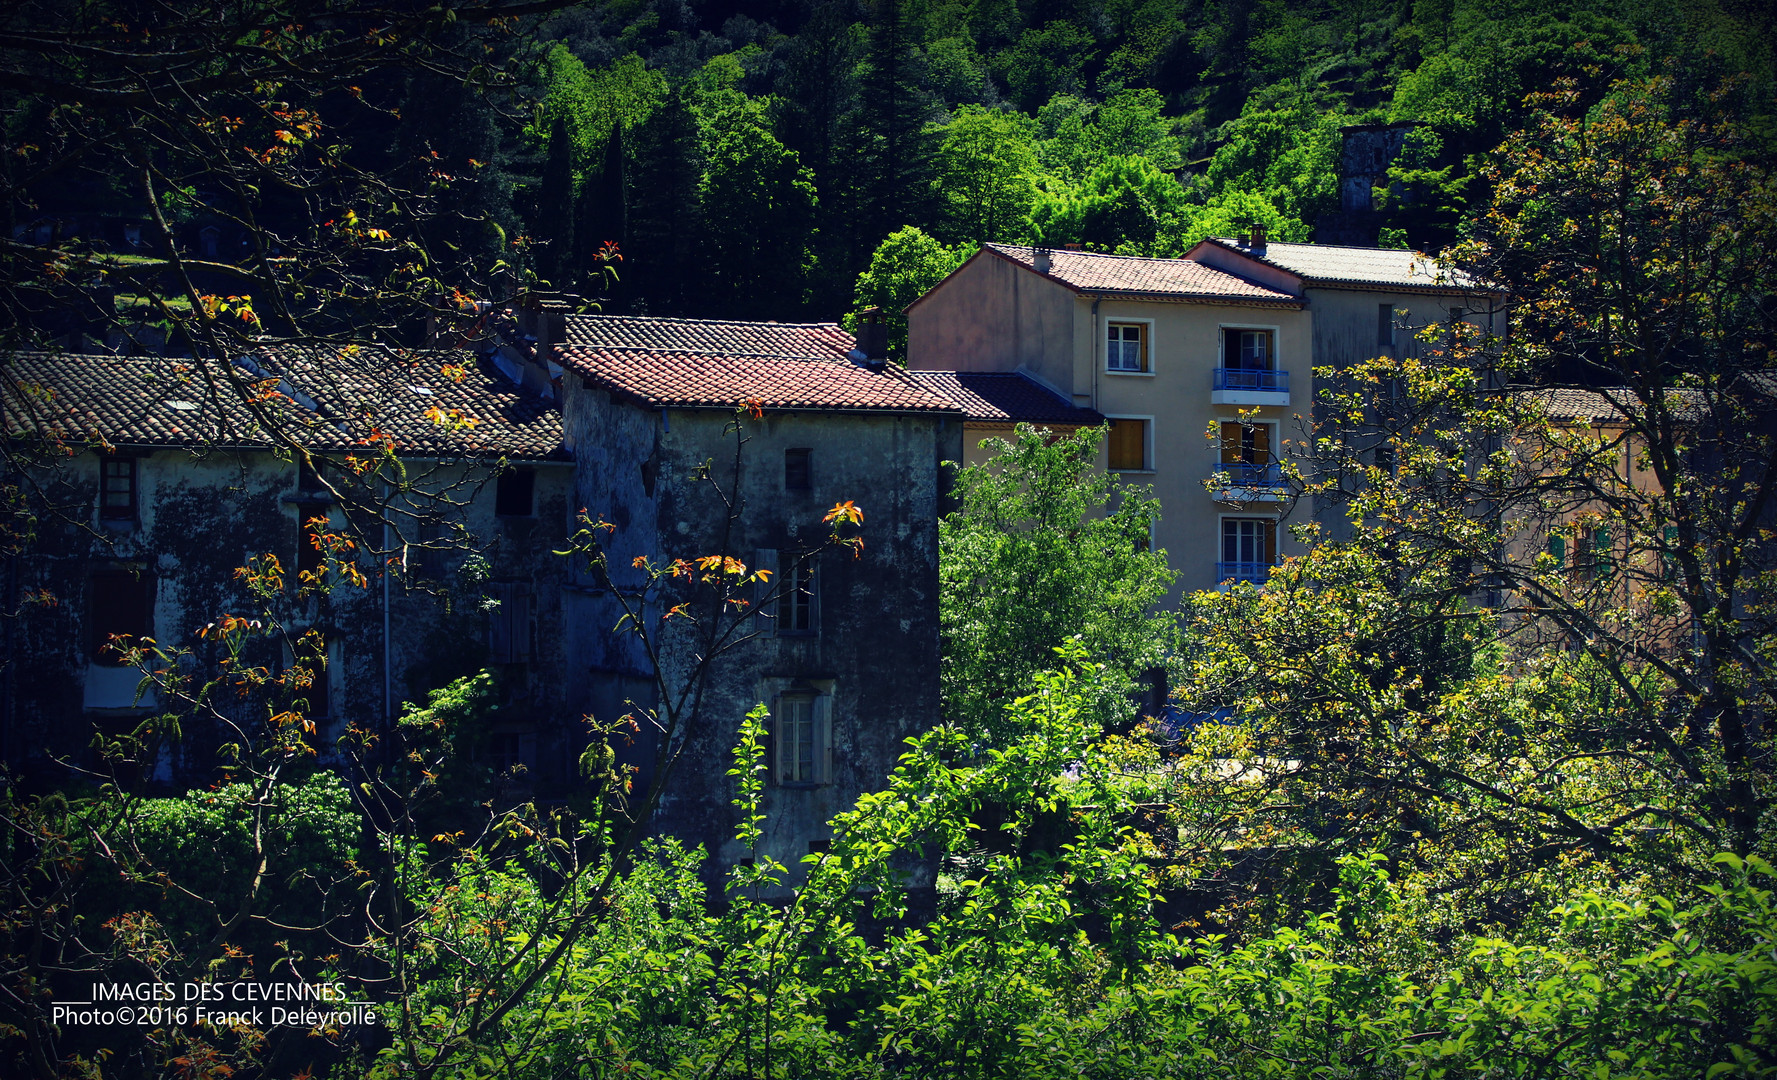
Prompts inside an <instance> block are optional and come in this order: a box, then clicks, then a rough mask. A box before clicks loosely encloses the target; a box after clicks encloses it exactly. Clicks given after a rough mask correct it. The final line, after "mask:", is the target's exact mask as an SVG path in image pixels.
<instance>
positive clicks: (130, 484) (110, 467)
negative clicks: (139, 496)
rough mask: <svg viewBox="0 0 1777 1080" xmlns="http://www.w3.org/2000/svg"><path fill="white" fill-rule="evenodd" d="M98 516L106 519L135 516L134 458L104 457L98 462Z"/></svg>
mask: <svg viewBox="0 0 1777 1080" xmlns="http://www.w3.org/2000/svg"><path fill="white" fill-rule="evenodd" d="M99 516H100V517H101V518H104V519H105V520H106V521H133V520H134V519H135V517H136V459H135V458H127V457H112V458H104V459H103V460H101V461H100V463H99Z"/></svg>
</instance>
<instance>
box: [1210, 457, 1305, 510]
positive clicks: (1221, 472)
mask: <svg viewBox="0 0 1777 1080" xmlns="http://www.w3.org/2000/svg"><path fill="white" fill-rule="evenodd" d="M1289 493H1290V490H1289V487H1288V486H1287V485H1286V484H1285V483H1284V479H1283V465H1282V464H1281V463H1279V462H1276V461H1217V462H1215V463H1213V464H1212V465H1211V466H1210V496H1211V498H1213V499H1215V500H1216V501H1217V502H1231V503H1254V502H1282V501H1283V500H1284V499H1286V498H1288V497H1289Z"/></svg>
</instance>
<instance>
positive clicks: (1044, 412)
mask: <svg viewBox="0 0 1777 1080" xmlns="http://www.w3.org/2000/svg"><path fill="white" fill-rule="evenodd" d="M909 374H911V375H912V376H913V379H914V381H915V382H917V383H919V385H920V386H922V387H924V388H925V389H927V390H930V391H932V392H933V393H935V394H938V395H939V396H941V397H944V398H947V399H949V400H950V401H952V402H955V403H956V405H957V407H958V408H960V409H962V411H963V413H964V415H965V416H967V417H968V418H969V419H970V420H976V421H982V422H986V423H995V424H1019V423H1023V424H1070V425H1075V426H1079V427H1095V426H1097V425H1099V424H1102V423H1104V417H1103V416H1101V415H1099V413H1098V412H1097V411H1095V410H1093V409H1083V408H1080V407H1079V406H1077V405H1074V404H1071V403H1069V402H1068V401H1066V400H1065V399H1063V398H1062V397H1061V395H1059V394H1057V393H1055V392H1054V391H1052V390H1050V389H1049V388H1048V387H1046V386H1044V385H1043V384H1041V383H1039V382H1037V381H1036V380H1035V379H1032V378H1030V377H1029V376H1027V375H1025V374H1024V373H1022V372H1017V371H1011V372H1003V371H914V372H909Z"/></svg>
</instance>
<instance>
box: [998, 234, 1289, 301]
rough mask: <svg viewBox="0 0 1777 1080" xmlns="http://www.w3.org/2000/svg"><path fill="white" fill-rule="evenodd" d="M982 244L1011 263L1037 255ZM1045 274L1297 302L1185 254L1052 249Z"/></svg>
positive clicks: (1158, 291)
mask: <svg viewBox="0 0 1777 1080" xmlns="http://www.w3.org/2000/svg"><path fill="white" fill-rule="evenodd" d="M987 247H989V248H991V249H992V250H994V251H996V252H998V253H999V254H1001V255H1003V256H1005V257H1006V258H1008V259H1011V260H1012V261H1013V262H1016V263H1019V264H1020V265H1023V266H1028V267H1032V268H1033V269H1034V268H1035V260H1036V254H1035V252H1034V251H1033V250H1032V249H1031V248H1028V247H1022V246H1019V245H1014V244H988V245H987ZM1048 276H1049V277H1051V278H1054V279H1055V280H1056V281H1059V282H1061V283H1062V284H1063V285H1066V286H1067V287H1069V288H1071V289H1077V290H1079V291H1081V292H1091V293H1123V294H1127V295H1130V296H1176V297H1180V298H1193V299H1204V300H1231V301H1240V302H1249V303H1254V302H1256V303H1267V304H1289V305H1291V306H1300V304H1301V301H1300V300H1299V299H1297V298H1296V297H1294V296H1291V295H1290V294H1289V293H1285V292H1279V291H1277V290H1276V289H1270V288H1267V287H1265V286H1263V285H1260V284H1258V283H1256V282H1252V281H1248V280H1247V279H1245V278H1243V277H1239V276H1237V275H1234V274H1230V273H1228V272H1227V271H1225V270H1218V269H1216V268H1215V267H1213V266H1210V265H1208V264H1207V263H1199V262H1192V261H1190V260H1188V259H1149V258H1141V257H1138V256H1133V255H1100V254H1098V253H1097V252H1092V251H1070V250H1067V249H1065V248H1051V249H1050V251H1049V274H1048Z"/></svg>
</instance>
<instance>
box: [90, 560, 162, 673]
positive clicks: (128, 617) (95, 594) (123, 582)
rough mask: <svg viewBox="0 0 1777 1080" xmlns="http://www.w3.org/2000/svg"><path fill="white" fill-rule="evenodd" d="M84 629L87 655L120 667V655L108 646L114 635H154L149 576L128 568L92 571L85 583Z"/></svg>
mask: <svg viewBox="0 0 1777 1080" xmlns="http://www.w3.org/2000/svg"><path fill="white" fill-rule="evenodd" d="M87 630H88V641H87V655H88V656H90V657H91V658H92V660H93V662H94V663H96V664H104V665H106V666H107V667H122V666H123V663H124V661H123V657H122V656H121V655H120V654H119V653H118V651H117V650H116V649H113V648H110V647H109V646H110V644H111V639H112V637H113V636H116V635H125V636H128V637H130V638H131V639H136V640H139V639H141V638H145V637H153V636H154V582H153V581H152V579H150V578H147V577H144V576H142V575H139V574H136V573H133V572H131V571H128V570H101V571H98V572H96V573H94V574H93V575H92V578H91V579H90V580H89V581H88V583H87Z"/></svg>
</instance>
